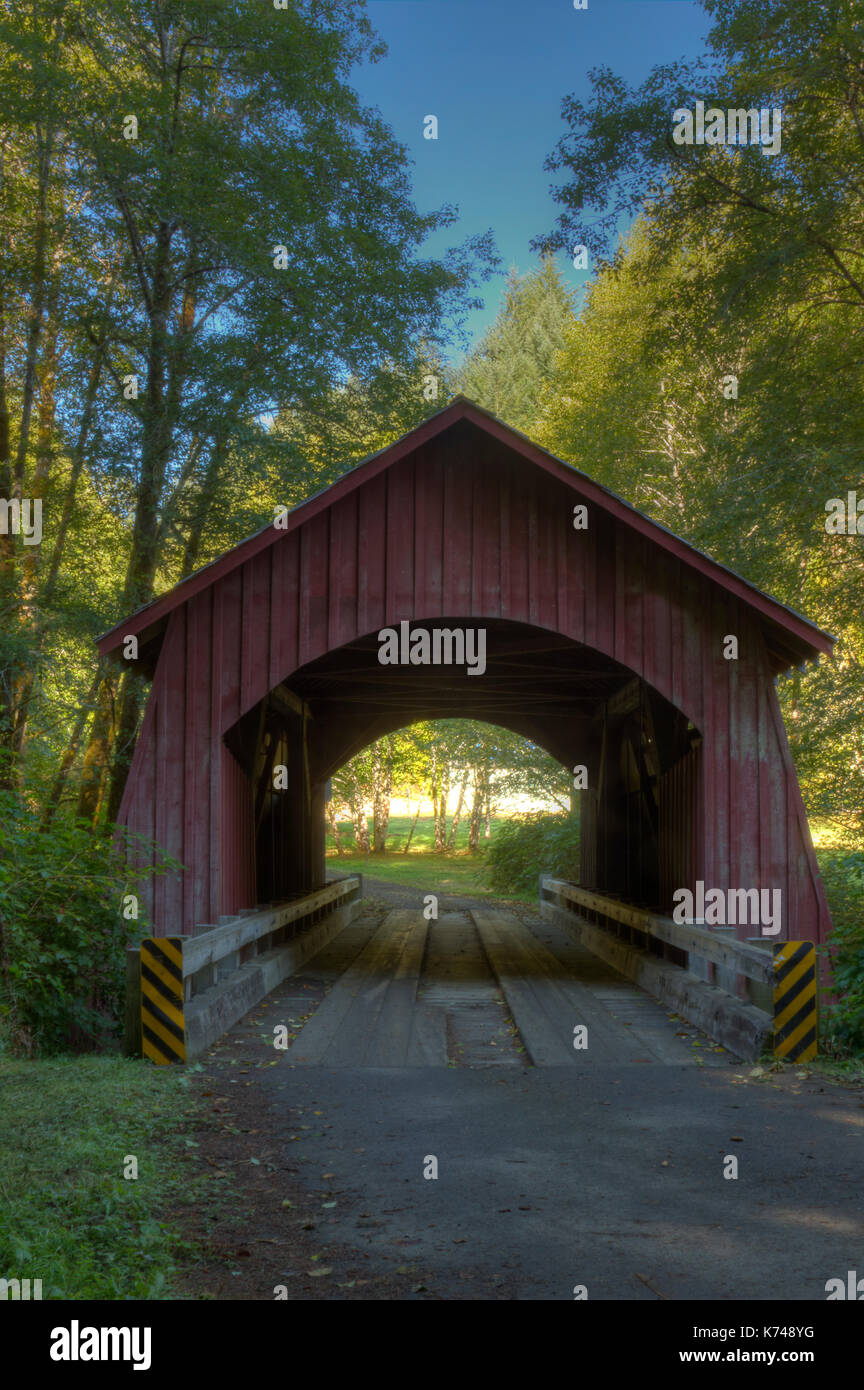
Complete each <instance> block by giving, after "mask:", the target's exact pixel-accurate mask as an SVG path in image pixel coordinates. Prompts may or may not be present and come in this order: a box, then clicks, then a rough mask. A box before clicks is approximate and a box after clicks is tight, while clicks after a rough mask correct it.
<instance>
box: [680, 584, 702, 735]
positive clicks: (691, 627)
mask: <svg viewBox="0 0 864 1390" xmlns="http://www.w3.org/2000/svg"><path fill="white" fill-rule="evenodd" d="M707 597H708V595H707V594H706V593H705V591H704V590H703V588H702V584H701V578H700V576H699V575H698V574H694V573H693V571H692V570H688V569H687V566H686V565H682V566H681V607H682V631H683V641H684V647H683V651H682V653H681V657H682V659H681V672H680V675H681V710H682V712H683V713H684V714H686V715H687V717H688V719H691V720H692V721H693V723H694V724H695V726H696V728H697V729H699V730H700V731H701V729H702V640H703V626H704V621H705V619H704V612H705V603H706V600H707Z"/></svg>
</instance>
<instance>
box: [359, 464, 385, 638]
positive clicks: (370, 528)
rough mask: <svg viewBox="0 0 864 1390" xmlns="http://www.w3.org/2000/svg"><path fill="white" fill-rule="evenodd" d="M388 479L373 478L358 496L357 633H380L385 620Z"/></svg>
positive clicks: (362, 634)
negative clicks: (385, 543) (385, 542)
mask: <svg viewBox="0 0 864 1390" xmlns="http://www.w3.org/2000/svg"><path fill="white" fill-rule="evenodd" d="M386 531H387V480H386V478H385V477H379V478H373V479H372V481H371V482H369V483H367V485H366V486H365V487H364V488H363V489H362V491H361V492H360V493H359V494H358V498H357V575H358V586H357V632H358V635H361V636H365V635H366V634H367V633H373V632H380V630H381V628H382V627H385V626H386V624H385V622H384V587H385V582H386V581H385V576H386V563H387V557H386V552H385V549H384V537H385V535H386Z"/></svg>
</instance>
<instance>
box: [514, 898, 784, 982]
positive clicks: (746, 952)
mask: <svg viewBox="0 0 864 1390" xmlns="http://www.w3.org/2000/svg"><path fill="white" fill-rule="evenodd" d="M540 891H541V894H542V893H543V892H544V891H548V892H551V893H554V894H555V895H556V896H557V897H559V898H563V899H564V900H565V901H567V902H572V903H576V904H578V905H579V906H581V907H587V908H589V909H591V910H592V911H593V912H600V913H603V914H604V915H605V916H606V917H611V918H612V920H613V921H615V922H621V923H622V924H623V925H624V926H628V927H635V928H636V930H637V931H643V932H646V933H647V934H648V935H649V936H656V937H657V939H658V941H665V942H666V943H667V945H669V946H677V947H678V948H679V949H680V950H682V951H692V953H693V954H694V955H697V956H701V957H702V958H703V959H704V960H710V961H713V962H714V964H715V965H725V966H726V967H727V968H728V969H730V970H737V971H738V972H739V973H740V974H741V975H746V976H747V978H748V979H750V980H757V981H758V982H759V983H760V984H766V985H773V983H774V965H773V960H772V957H771V955H770V954H769V953H768V952H766V951H762V950H760V948H759V947H758V946H748V945H747V943H746V942H744V941H725V940H723V938H722V937H719V936H714V935H713V934H712V933H711V932H709V931H705V930H704V928H702V927H695V926H685V925H684V924H683V923H679V922H673V921H672V919H671V917H660V916H658V915H657V914H656V913H654V912H647V911H646V910H645V909H644V908H641V907H630V906H628V905H627V904H626V903H622V902H618V901H617V900H616V899H614V898H609V897H606V896H605V894H603V893H594V892H592V891H591V890H590V889H588V888H578V887H577V886H576V885H575V884H573V883H566V882H565V881H564V880H563V879H556V878H552V877H550V876H548V875H546V874H542V875H541V877H540Z"/></svg>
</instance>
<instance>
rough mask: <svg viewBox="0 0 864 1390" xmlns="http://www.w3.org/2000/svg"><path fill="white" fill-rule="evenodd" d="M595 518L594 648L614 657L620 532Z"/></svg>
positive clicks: (606, 521) (598, 515)
mask: <svg viewBox="0 0 864 1390" xmlns="http://www.w3.org/2000/svg"><path fill="white" fill-rule="evenodd" d="M594 517H596V520H597V541H596V545H597V553H596V567H595V581H594V592H593V593H592V594H591V597H590V606H591V607H592V608H593V610H594V614H595V622H594V634H595V636H594V645H595V647H596V649H597V650H598V651H600V652H605V653H606V655H607V656H611V657H614V655H615V585H616V578H615V572H616V556H615V550H616V532H617V528H616V525H615V522H613V521H610V520H609V518H608V517H605V516H600V514H599V513H598V512H596V511H595V513H594ZM594 517H592V521H593V519H594Z"/></svg>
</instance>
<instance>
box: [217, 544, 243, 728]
mask: <svg viewBox="0 0 864 1390" xmlns="http://www.w3.org/2000/svg"><path fill="white" fill-rule="evenodd" d="M244 569H245V566H244ZM219 589H220V590H221V598H222V614H221V618H222V621H221V634H222V643H221V645H222V665H221V668H220V674H219V685H220V687H221V691H220V694H221V710H220V715H219V729H220V730H221V732H222V733H223V734H224V732H225V730H226V729H230V728H231V725H232V724H236V723H237V720H238V719H239V718H240V662H241V650H242V647H241V635H242V622H243V569H239V570H234V572H233V573H232V574H228V575H226V576H225V578H224V579H222V580H220V581H219Z"/></svg>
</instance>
